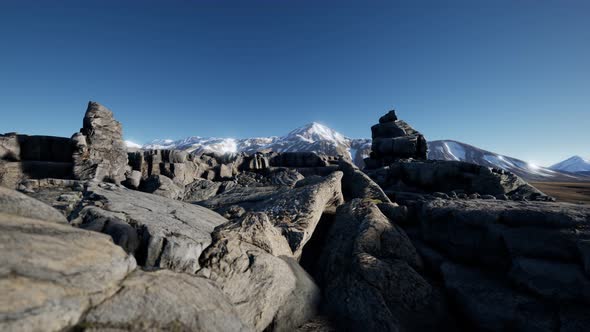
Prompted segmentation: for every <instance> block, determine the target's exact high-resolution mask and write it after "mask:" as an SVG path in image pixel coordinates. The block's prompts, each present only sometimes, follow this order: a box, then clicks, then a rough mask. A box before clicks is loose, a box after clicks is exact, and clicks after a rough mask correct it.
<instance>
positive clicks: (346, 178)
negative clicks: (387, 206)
mask: <svg viewBox="0 0 590 332" xmlns="http://www.w3.org/2000/svg"><path fill="white" fill-rule="evenodd" d="M339 166H340V170H341V171H342V173H343V177H342V193H343V195H344V197H345V198H346V200H352V199H354V198H366V199H371V200H374V201H376V202H375V203H391V201H390V200H389V198H388V197H387V195H385V193H384V192H383V189H381V188H380V187H379V186H378V185H377V184H376V183H375V182H374V181H373V180H371V178H370V177H368V176H367V175H366V174H365V173H363V172H361V171H360V170H359V169H358V168H357V167H356V166H354V165H352V164H351V163H348V162H346V161H341V162H340V163H339ZM377 201H378V202H377Z"/></svg>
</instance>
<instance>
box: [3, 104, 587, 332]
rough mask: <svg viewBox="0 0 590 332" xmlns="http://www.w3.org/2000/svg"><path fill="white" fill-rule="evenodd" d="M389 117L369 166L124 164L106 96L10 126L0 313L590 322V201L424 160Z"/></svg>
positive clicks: (123, 324)
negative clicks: (554, 196) (554, 197)
mask: <svg viewBox="0 0 590 332" xmlns="http://www.w3.org/2000/svg"><path fill="white" fill-rule="evenodd" d="M379 122H380V123H379V124H378V125H376V126H373V128H372V130H373V137H374V142H373V149H374V153H373V154H372V155H371V158H370V159H369V160H368V161H367V165H368V166H369V168H370V169H365V170H364V171H362V170H360V169H358V168H357V167H356V166H354V165H353V164H351V163H350V161H349V160H346V159H343V158H337V157H333V156H323V155H318V154H315V153H311V152H304V153H293V152H288V153H274V152H269V153H256V154H253V155H246V154H225V155H221V154H213V153H211V154H200V155H194V154H187V153H186V152H184V151H176V150H148V151H135V152H131V153H130V154H129V158H128V163H129V165H127V158H126V157H125V155H124V154H123V153H121V152H122V151H121V149H120V145H119V144H118V143H119V140H120V139H121V137H120V136H121V126H120V124H118V122H116V121H115V120H114V119H113V118H112V113H110V111H108V110H106V109H105V108H104V107H102V106H100V105H98V104H96V103H91V104H90V106H89V110H88V112H87V113H86V117H85V120H84V128H83V129H82V131H81V133H79V134H77V135H75V136H74V138H73V140H70V139H67V138H50V137H45V136H39V137H33V136H26V135H16V134H7V135H2V136H0V159H1V162H0V184H2V185H3V186H4V187H6V186H8V187H11V188H17V189H18V190H19V191H20V193H19V192H17V191H15V190H12V189H9V188H4V187H1V188H0V251H2V255H0V294H2V296H1V297H0V330H2V331H64V330H68V331H69V330H72V331H144V330H147V331H260V332H262V331H268V332H271V331H300V332H301V331H408V332H412V331H434V330H437V331H459V330H461V331H479V330H481V331H533V330H534V331H587V330H588V329H590V319H589V318H588V317H589V315H588V307H589V305H590V208H589V207H585V206H580V205H572V204H565V203H556V202H550V200H551V199H550V198H548V197H547V196H545V195H543V193H541V192H539V191H538V190H536V189H535V188H534V187H532V186H530V185H529V184H528V183H526V182H525V181H523V180H522V179H520V178H518V177H517V176H515V175H513V174H511V173H508V172H504V171H500V170H497V169H492V168H488V167H483V166H477V165H473V164H469V163H464V162H448V161H431V160H426V159H425V153H426V150H425V145H423V142H424V138H423V136H422V135H421V134H420V133H418V132H417V131H415V130H414V129H412V128H411V127H410V126H409V125H408V124H406V123H405V122H403V121H401V120H398V119H397V116H396V114H395V112H393V111H392V112H389V113H388V114H386V115H385V116H383V117H382V118H381V119H380V120H379ZM109 142H110V143H109ZM46 149H49V150H46ZM51 149H54V150H56V151H53V150H51ZM68 149H69V150H68ZM57 150H58V151H57ZM51 151H53V152H51ZM56 163H57V164H59V165H60V167H61V168H60V167H57V168H51V167H49V166H48V165H54V164H56ZM67 165H69V166H67ZM46 166H47V167H46ZM62 166H63V167H62ZM66 167H69V170H67V171H65V172H64V169H66ZM109 182H117V183H109ZM142 191H143V192H142Z"/></svg>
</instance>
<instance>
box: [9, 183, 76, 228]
mask: <svg viewBox="0 0 590 332" xmlns="http://www.w3.org/2000/svg"><path fill="white" fill-rule="evenodd" d="M0 213H5V214H12V215H16V216H21V217H26V218H31V219H40V220H46V221H50V222H55V223H62V224H67V222H68V221H67V219H66V218H65V217H64V215H63V214H61V213H60V212H59V211H57V210H56V209H54V208H53V207H51V206H49V205H47V204H45V203H43V202H41V201H38V200H36V199H34V198H31V197H29V196H27V195H25V194H22V193H19V192H17V191H14V190H10V189H7V188H3V187H0Z"/></svg>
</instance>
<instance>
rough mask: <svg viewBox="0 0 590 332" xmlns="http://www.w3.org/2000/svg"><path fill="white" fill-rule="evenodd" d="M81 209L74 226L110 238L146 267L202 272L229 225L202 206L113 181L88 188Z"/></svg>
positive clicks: (91, 185)
mask: <svg viewBox="0 0 590 332" xmlns="http://www.w3.org/2000/svg"><path fill="white" fill-rule="evenodd" d="M80 209H81V210H80V212H79V216H78V217H77V218H76V219H75V220H74V221H73V222H74V223H75V224H79V225H80V227H83V228H86V229H91V230H96V231H101V232H105V233H107V234H110V235H111V236H113V239H114V240H115V243H117V244H119V245H121V246H122V247H124V248H126V249H128V250H130V252H132V253H133V254H134V255H135V256H136V257H137V260H138V263H139V264H140V265H141V266H144V267H146V268H167V269H171V270H174V271H179V272H189V273H194V272H195V271H197V270H198V268H199V262H198V259H199V256H200V255H201V253H202V251H203V250H204V249H205V248H206V247H207V246H208V245H209V244H210V243H211V235H210V234H211V232H212V231H213V229H214V227H216V226H218V225H221V224H223V223H225V222H226V221H227V220H226V219H225V218H223V217H222V216H220V215H219V214H217V213H215V212H213V211H210V210H208V209H205V208H203V207H200V206H196V205H192V204H187V203H183V202H180V201H176V200H172V199H168V198H165V197H160V196H156V195H151V194H146V193H142V192H138V191H133V190H129V189H126V188H124V187H122V186H120V185H114V184H108V183H99V184H94V183H93V184H89V185H88V188H87V189H86V191H85V193H84V199H83V201H82V202H81V204H80ZM134 239H137V241H138V242H137V244H133V242H134ZM130 241H131V242H130Z"/></svg>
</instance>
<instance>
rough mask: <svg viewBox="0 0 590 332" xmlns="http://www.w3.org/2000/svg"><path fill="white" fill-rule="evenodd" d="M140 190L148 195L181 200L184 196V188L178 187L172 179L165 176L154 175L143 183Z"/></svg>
mask: <svg viewBox="0 0 590 332" xmlns="http://www.w3.org/2000/svg"><path fill="white" fill-rule="evenodd" d="M139 189H140V190H141V191H143V192H146V193H151V194H154V195H158V196H162V197H166V198H170V199H180V198H182V196H183V192H184V190H183V188H180V187H179V186H178V185H176V184H175V183H174V182H173V181H172V179H170V178H169V177H166V176H164V175H152V176H150V177H149V178H147V179H146V180H145V181H143V182H142V183H141V186H140V187H139Z"/></svg>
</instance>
